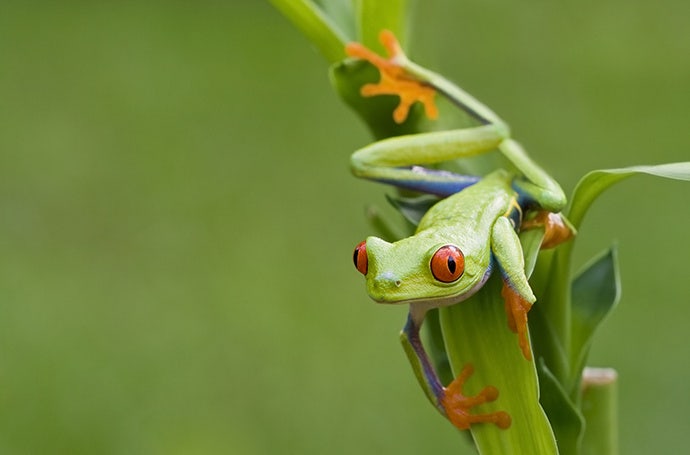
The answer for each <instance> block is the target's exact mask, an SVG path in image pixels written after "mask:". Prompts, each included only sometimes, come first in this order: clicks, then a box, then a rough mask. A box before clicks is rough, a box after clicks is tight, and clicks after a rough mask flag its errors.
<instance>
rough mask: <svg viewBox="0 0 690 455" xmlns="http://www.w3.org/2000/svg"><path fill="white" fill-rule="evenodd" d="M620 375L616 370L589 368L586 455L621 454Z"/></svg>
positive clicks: (585, 391) (585, 398)
mask: <svg viewBox="0 0 690 455" xmlns="http://www.w3.org/2000/svg"><path fill="white" fill-rule="evenodd" d="M617 380H618V375H617V373H616V371H615V370H613V369H612V368H585V370H584V372H583V374H582V413H583V414H584V417H585V421H586V427H585V434H584V438H583V440H582V450H581V453H582V455H618V386H617Z"/></svg>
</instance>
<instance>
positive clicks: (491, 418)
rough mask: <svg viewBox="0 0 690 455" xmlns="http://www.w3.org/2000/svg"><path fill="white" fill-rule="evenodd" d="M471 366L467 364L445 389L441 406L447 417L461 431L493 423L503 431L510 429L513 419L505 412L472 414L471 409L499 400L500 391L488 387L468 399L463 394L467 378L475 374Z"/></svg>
mask: <svg viewBox="0 0 690 455" xmlns="http://www.w3.org/2000/svg"><path fill="white" fill-rule="evenodd" d="M473 371H474V370H473V367H472V365H471V364H469V363H468V364H466V365H465V366H464V367H463V369H462V371H461V372H460V374H459V375H458V377H457V378H455V380H454V381H453V382H451V383H450V384H449V385H448V387H446V388H445V389H444V397H443V398H442V399H441V404H442V405H443V408H444V409H445V411H446V417H448V420H450V421H451V423H452V424H453V425H455V426H456V427H457V428H459V429H461V430H466V429H468V428H470V425H471V424H473V423H493V424H495V425H496V426H497V427H499V428H501V429H506V428H508V427H510V424H511V418H510V415H508V413H506V412H504V411H498V412H491V413H487V414H470V409H471V408H473V407H474V406H477V405H480V404H482V403H486V402H490V401H494V400H495V399H496V398H498V390H497V389H496V388H495V387H493V386H487V387H484V388H483V389H482V391H481V392H479V393H478V394H477V395H475V396H473V397H468V396H465V395H464V394H463V391H462V389H463V386H464V384H465V381H466V380H467V378H469V377H470V376H471V375H472V373H473Z"/></svg>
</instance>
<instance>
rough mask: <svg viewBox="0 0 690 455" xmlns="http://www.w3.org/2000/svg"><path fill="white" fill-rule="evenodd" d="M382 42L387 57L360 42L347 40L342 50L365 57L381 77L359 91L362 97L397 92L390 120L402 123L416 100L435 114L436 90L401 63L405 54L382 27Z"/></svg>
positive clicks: (355, 55)
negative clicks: (395, 104) (410, 72)
mask: <svg viewBox="0 0 690 455" xmlns="http://www.w3.org/2000/svg"><path fill="white" fill-rule="evenodd" d="M380 40H381V44H383V46H384V47H385V48H386V51H387V52H388V58H387V59H386V58H384V57H381V56H380V55H378V54H376V53H374V52H373V51H371V50H370V49H368V48H366V47H364V46H363V45H362V44H360V43H349V44H347V46H345V52H346V53H347V55H349V56H350V57H357V58H361V59H364V60H366V61H368V62H369V63H371V64H372V65H374V66H375V67H376V68H378V70H379V72H380V73H381V79H380V80H379V82H378V83H376V84H366V85H364V86H363V87H362V89H361V91H360V93H361V94H362V96H365V97H369V96H377V95H397V96H399V97H400V103H399V104H398V107H397V108H396V109H395V111H394V112H393V120H395V122H396V123H402V122H404V121H405V120H406V119H407V115H408V114H409V112H410V107H411V106H412V105H413V104H414V103H415V102H417V101H419V102H420V103H422V105H424V111H425V113H426V115H427V117H429V118H431V119H435V118H436V117H438V109H437V108H436V104H435V102H434V97H435V95H436V89H434V88H433V87H431V86H429V85H425V84H424V83H422V82H420V81H419V80H417V79H415V78H414V77H413V76H411V75H409V74H408V73H407V72H406V71H405V69H404V68H403V67H402V65H401V62H405V61H407V57H406V56H405V54H404V53H403V51H402V48H401V47H400V43H398V40H397V39H396V38H395V35H393V33H392V32H390V31H388V30H384V31H382V32H381V35H380Z"/></svg>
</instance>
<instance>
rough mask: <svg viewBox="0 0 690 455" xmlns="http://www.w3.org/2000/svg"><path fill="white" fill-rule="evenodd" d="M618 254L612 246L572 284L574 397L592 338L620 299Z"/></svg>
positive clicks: (572, 392)
mask: <svg viewBox="0 0 690 455" xmlns="http://www.w3.org/2000/svg"><path fill="white" fill-rule="evenodd" d="M620 294H621V286H620V276H619V269H618V254H617V250H616V247H615V246H613V247H611V248H609V249H608V250H606V251H604V252H603V254H601V255H599V256H598V257H596V258H595V259H594V260H593V261H591V262H590V263H589V264H588V265H587V266H585V269H584V270H583V271H582V272H581V273H580V274H579V275H578V276H577V277H576V278H575V279H574V280H573V282H572V285H571V308H572V312H571V316H572V319H571V321H572V331H571V333H572V338H571V348H570V353H571V359H570V360H571V372H572V380H571V384H573V386H572V390H571V391H570V394H571V396H573V397H574V396H576V395H577V394H579V392H580V386H579V384H580V377H581V375H582V371H583V369H584V367H585V363H586V362H587V356H588V354H589V348H590V346H591V344H592V336H593V335H594V332H595V331H596V329H597V328H598V327H599V326H600V325H601V323H602V322H603V321H604V319H605V318H606V316H608V315H609V314H610V313H611V310H613V308H614V307H615V306H616V305H617V304H618V301H619V300H620Z"/></svg>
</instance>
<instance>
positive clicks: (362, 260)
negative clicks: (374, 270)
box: [352, 240, 369, 275]
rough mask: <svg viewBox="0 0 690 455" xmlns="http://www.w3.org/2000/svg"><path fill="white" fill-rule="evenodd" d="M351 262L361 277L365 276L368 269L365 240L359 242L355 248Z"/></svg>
mask: <svg viewBox="0 0 690 455" xmlns="http://www.w3.org/2000/svg"><path fill="white" fill-rule="evenodd" d="M352 260H353V261H354V263H355V267H357V270H359V273H361V274H362V275H366V274H367V270H368V268H369V263H368V260H367V242H366V240H365V241H363V242H360V243H359V245H357V246H356V247H355V252H354V254H353V255H352Z"/></svg>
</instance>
